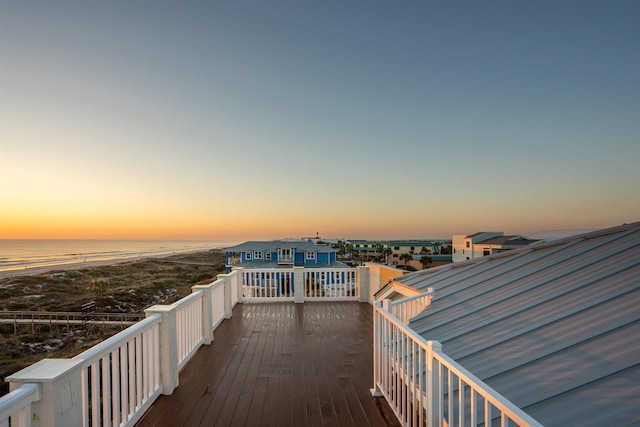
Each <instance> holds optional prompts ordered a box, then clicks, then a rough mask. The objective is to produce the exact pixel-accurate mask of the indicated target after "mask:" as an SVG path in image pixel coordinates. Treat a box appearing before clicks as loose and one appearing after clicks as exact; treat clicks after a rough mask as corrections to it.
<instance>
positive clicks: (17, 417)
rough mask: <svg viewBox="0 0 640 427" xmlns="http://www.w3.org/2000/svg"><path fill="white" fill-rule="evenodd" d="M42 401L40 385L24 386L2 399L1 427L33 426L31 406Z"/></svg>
mask: <svg viewBox="0 0 640 427" xmlns="http://www.w3.org/2000/svg"><path fill="white" fill-rule="evenodd" d="M38 400H40V387H39V386H38V384H24V385H22V386H20V387H18V388H17V389H15V390H13V391H12V392H11V393H9V394H7V395H5V396H2V398H0V408H1V409H0V426H2V427H5V426H9V423H11V426H26V425H31V422H30V420H31V404H32V403H34V402H37V401H38Z"/></svg>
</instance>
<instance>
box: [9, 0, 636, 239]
mask: <svg viewBox="0 0 640 427" xmlns="http://www.w3.org/2000/svg"><path fill="white" fill-rule="evenodd" d="M451 3H452V2H426V1H425V2H413V1H406V2H392V1H385V2H378V1H375V2H353V1H316V2H311V1H252V2H249V1H242V0H241V1H217V2H214V1H211V2H205V1H199V2H179V1H173V2H165V1H143V0H128V1H58V0H56V1H51V0H46V1H39V2H36V1H30V0H0V238H114V239H122V238H136V239H139V238H145V239H147V238H148V239H207V240H210V239H271V238H282V237H300V236H309V235H315V234H316V232H318V233H320V235H321V236H324V237H327V238H328V237H340V238H342V237H346V238H372V239H373V238H380V239H382V238H446V237H449V238H450V237H451V235H452V234H465V233H473V232H476V231H482V230H501V231H505V232H506V233H513V234H530V233H534V232H536V231H539V230H550V229H569V228H570V229H581V228H589V229H593V228H602V227H609V226H614V225H618V224H622V223H625V222H633V221H638V220H640V25H639V24H638V22H639V16H640V2H638V1H617V0H616V1H562V0H556V1H547V2H544V1H540V2H512V1H500V2H495V1H489V2H478V1H473V2H471V1H469V2H455V5H452V4H451Z"/></svg>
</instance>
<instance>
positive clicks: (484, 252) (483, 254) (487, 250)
mask: <svg viewBox="0 0 640 427" xmlns="http://www.w3.org/2000/svg"><path fill="white" fill-rule="evenodd" d="M487 255H491V249H484V250H483V251H482V256H487Z"/></svg>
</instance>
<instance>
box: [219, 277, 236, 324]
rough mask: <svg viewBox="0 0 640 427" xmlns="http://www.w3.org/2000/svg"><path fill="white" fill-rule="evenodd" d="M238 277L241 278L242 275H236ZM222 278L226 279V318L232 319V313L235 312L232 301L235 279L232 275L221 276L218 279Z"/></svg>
mask: <svg viewBox="0 0 640 427" xmlns="http://www.w3.org/2000/svg"><path fill="white" fill-rule="evenodd" d="M235 275H236V276H239V275H240V273H236V274H235ZM220 276H222V278H223V279H224V318H225V319H231V313H232V311H233V301H232V299H233V298H232V296H233V294H232V292H233V289H232V288H231V287H232V286H233V283H232V281H233V277H232V276H231V275H230V274H219V275H218V277H220Z"/></svg>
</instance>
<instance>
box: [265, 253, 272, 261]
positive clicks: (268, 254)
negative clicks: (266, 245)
mask: <svg viewBox="0 0 640 427" xmlns="http://www.w3.org/2000/svg"><path fill="white" fill-rule="evenodd" d="M264 259H266V260H267V261H271V252H267V253H266V254H264Z"/></svg>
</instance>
